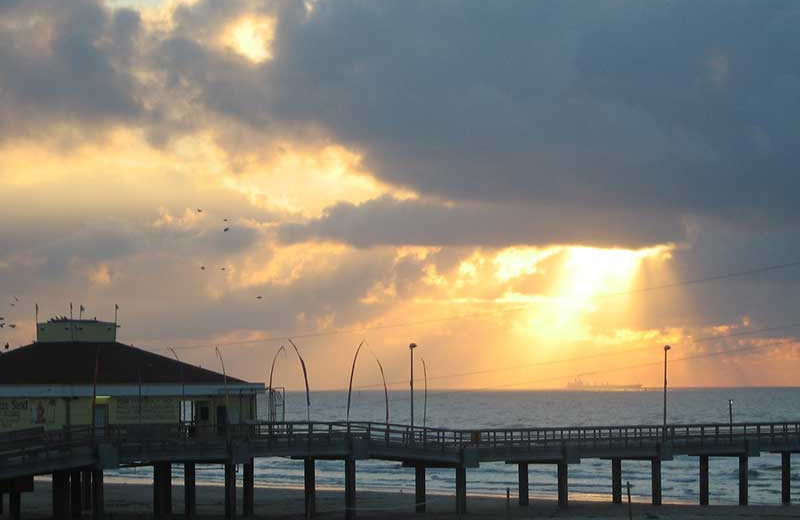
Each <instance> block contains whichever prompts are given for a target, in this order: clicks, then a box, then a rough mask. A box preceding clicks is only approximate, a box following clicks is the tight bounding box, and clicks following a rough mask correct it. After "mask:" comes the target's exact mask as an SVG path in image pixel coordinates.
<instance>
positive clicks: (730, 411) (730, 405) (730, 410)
mask: <svg viewBox="0 0 800 520" xmlns="http://www.w3.org/2000/svg"><path fill="white" fill-rule="evenodd" d="M728 419H729V423H730V425H731V430H732V429H733V399H728Z"/></svg>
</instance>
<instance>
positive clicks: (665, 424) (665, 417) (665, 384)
mask: <svg viewBox="0 0 800 520" xmlns="http://www.w3.org/2000/svg"><path fill="white" fill-rule="evenodd" d="M671 348H672V347H670V346H669V345H664V439H666V438H667V351H669V350H670V349H671Z"/></svg>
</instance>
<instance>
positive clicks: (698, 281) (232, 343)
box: [152, 260, 800, 350]
mask: <svg viewBox="0 0 800 520" xmlns="http://www.w3.org/2000/svg"><path fill="white" fill-rule="evenodd" d="M798 266H800V260H795V261H792V262H786V263H782V264H773V265H767V266H762V267H756V268H753V269H746V270H742V271H733V272H728V273H724V274H718V275H713V276H707V277H703V278H694V279H689V280H680V281H677V282H672V283H667V284H660V285H653V286H649V287H641V288H638V289H631V290H627V291H618V292H606V293H598V294H597V296H596V297H597V298H612V297H618V296H625V295H632V294H640V293H646V292H653V291H660V290H664V289H673V288H676V287H684V286H692V285H698V284H701V283H707V282H714V281H719V280H727V279H731V278H741V277H745V276H751V275H754V274H762V273H767V272H771V271H778V270H782V269H789V268H792V267H798ZM539 304H540V302H537V303H529V304H525V305H518V306H515V307H509V308H505V309H497V310H494V311H483V312H475V313H469V314H459V315H455V316H443V317H441V318H430V319H425V320H414V321H406V322H398V323H389V324H384V325H372V326H367V327H353V328H346V329H335V330H328V331H319V332H306V333H297V334H291V335H287V336H269V337H266V338H259V339H250V340H239V341H227V342H219V343H203V344H193V345H184V346H175V347H173V348H175V349H177V350H189V349H203V348H216V347H232V346H238V345H252V344H258V343H269V342H275V341H288V340H289V339H307V338H318V337H325V336H338V335H345V334H357V333H362V332H369V331H375V330H385V329H393V328H403V327H413V326H416V325H427V324H430V323H440V322H446V321H456V320H463V319H471V318H481V317H485V316H492V315H497V314H508V313H514V312H520V311H523V310H527V309H530V308H531V306H533V305H539ZM167 348H168V347H161V348H154V349H152V350H167Z"/></svg>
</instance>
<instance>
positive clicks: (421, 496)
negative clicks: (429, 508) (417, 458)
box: [414, 464, 426, 513]
mask: <svg viewBox="0 0 800 520" xmlns="http://www.w3.org/2000/svg"><path fill="white" fill-rule="evenodd" d="M414 483H415V484H416V485H415V486H414V489H415V490H416V493H414V502H415V505H416V508H415V509H416V511H417V513H424V512H425V501H426V498H425V466H423V465H421V464H420V465H417V466H414Z"/></svg>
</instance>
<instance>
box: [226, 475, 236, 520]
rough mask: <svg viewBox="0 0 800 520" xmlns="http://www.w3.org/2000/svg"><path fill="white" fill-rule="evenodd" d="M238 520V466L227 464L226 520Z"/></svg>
mask: <svg viewBox="0 0 800 520" xmlns="http://www.w3.org/2000/svg"><path fill="white" fill-rule="evenodd" d="M234 518H236V465H235V464H230V463H227V464H225V519H226V520H233V519H234Z"/></svg>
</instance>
